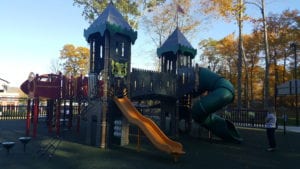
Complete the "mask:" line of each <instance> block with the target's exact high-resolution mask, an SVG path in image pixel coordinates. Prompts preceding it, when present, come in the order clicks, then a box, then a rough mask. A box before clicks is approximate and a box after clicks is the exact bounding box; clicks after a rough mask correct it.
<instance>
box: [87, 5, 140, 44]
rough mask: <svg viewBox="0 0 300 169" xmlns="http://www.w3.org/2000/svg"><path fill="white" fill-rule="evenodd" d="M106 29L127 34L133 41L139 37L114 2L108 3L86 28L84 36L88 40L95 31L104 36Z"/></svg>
mask: <svg viewBox="0 0 300 169" xmlns="http://www.w3.org/2000/svg"><path fill="white" fill-rule="evenodd" d="M105 30H108V31H110V33H112V34H114V33H120V34H123V35H126V36H128V37H129V38H130V39H131V42H132V43H134V42H135V40H136V38H137V32H136V31H134V30H133V29H132V28H131V26H130V25H129V24H128V22H127V21H126V20H125V19H124V17H123V16H122V14H121V13H120V12H119V11H118V9H117V8H116V7H115V6H114V4H113V3H112V2H110V3H109V4H108V6H107V7H106V8H105V9H104V11H103V12H102V13H101V15H99V17H98V18H97V19H96V20H95V21H94V22H93V23H92V24H91V25H90V27H89V28H87V29H85V30H84V37H85V39H86V40H88V38H89V36H90V35H91V34H94V33H100V34H101V35H102V36H103V35H104V32H105Z"/></svg>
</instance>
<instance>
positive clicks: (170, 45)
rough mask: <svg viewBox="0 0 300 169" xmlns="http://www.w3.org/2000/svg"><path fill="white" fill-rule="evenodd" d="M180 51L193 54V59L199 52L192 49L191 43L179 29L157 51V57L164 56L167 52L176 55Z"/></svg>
mask: <svg viewBox="0 0 300 169" xmlns="http://www.w3.org/2000/svg"><path fill="white" fill-rule="evenodd" d="M178 51H181V52H182V53H188V54H191V55H192V58H194V57H195V55H196V53H197V50H196V49H194V48H193V47H192V45H191V44H190V42H189V41H188V40H187V39H186V38H185V37H184V35H183V34H182V33H181V31H180V29H179V28H178V27H177V28H176V29H175V30H174V32H173V33H172V34H171V35H170V36H169V37H168V39H167V40H166V41H165V42H164V43H163V44H162V45H161V47H160V48H158V49H157V55H158V56H162V55H163V54H164V53H166V52H173V53H174V54H176V53H177V52H178Z"/></svg>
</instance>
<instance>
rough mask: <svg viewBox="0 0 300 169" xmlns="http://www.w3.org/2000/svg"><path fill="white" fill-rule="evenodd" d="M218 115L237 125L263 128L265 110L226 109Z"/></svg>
mask: <svg viewBox="0 0 300 169" xmlns="http://www.w3.org/2000/svg"><path fill="white" fill-rule="evenodd" d="M220 115H221V116H222V117H223V118H225V119H228V120H230V121H232V122H233V123H234V124H235V125H237V126H241V127H255V128H264V127H265V117H266V115H267V110H254V109H240V110H238V109H228V110H225V111H224V112H222V113H220Z"/></svg>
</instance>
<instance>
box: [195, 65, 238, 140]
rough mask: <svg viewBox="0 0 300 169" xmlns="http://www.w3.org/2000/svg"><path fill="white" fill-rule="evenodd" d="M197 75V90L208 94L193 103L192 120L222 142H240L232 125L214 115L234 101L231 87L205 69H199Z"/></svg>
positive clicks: (226, 81)
mask: <svg viewBox="0 0 300 169" xmlns="http://www.w3.org/2000/svg"><path fill="white" fill-rule="evenodd" d="M198 75H199V83H200V84H199V90H200V91H202V92H203V91H208V94H207V95H206V96H204V97H201V98H199V99H197V100H196V101H194V103H193V106H192V117H193V119H194V120H195V121H196V122H198V123H200V124H201V125H202V126H204V127H205V128H207V129H209V130H210V131H211V132H212V133H213V134H215V135H216V136H218V137H220V138H222V139H224V140H227V141H233V142H241V141H242V138H241V136H240V134H239V132H238V131H237V129H236V128H235V126H234V125H233V123H232V122H230V121H229V120H226V119H224V118H222V117H220V116H218V115H216V114H214V112H216V111H217V110H219V109H221V108H223V107H224V106H226V105H228V104H229V103H231V102H232V101H233V100H234V87H233V85H232V84H231V83H230V82H229V81H228V80H226V79H224V78H223V77H221V76H219V75H218V74H216V73H214V72H212V71H210V70H209V69H206V68H201V69H200V70H199V72H198Z"/></svg>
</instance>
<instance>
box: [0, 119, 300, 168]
mask: <svg viewBox="0 0 300 169" xmlns="http://www.w3.org/2000/svg"><path fill="white" fill-rule="evenodd" d="M24 126H25V121H24V120H6V121H0V142H3V141H15V142H16V145H15V146H14V147H13V148H12V149H11V151H10V153H9V154H8V155H7V154H6V150H5V149H4V148H3V147H2V146H1V147H0V166H5V167H4V168H6V169H11V168H18V169H35V168H43V169H52V168H56V169H66V168H72V169H97V168H101V169H102V168H105V169H135V168H136V169H140V168H143V169H148V168H149V169H150V168H151V169H153V168H156V169H165V168H168V169H173V168H174V169H177V168H178V169H179V168H186V169H196V168H223V169H226V168H228V169H229V168H230V169H232V168H234V169H239V168H241V169H244V168H251V169H252V168H259V169H262V168H272V169H276V168H278V169H279V168H280V169H282V168H286V169H294V168H297V166H300V142H299V140H300V133H296V132H289V131H288V132H287V133H286V135H283V131H282V130H277V132H276V138H277V144H278V149H277V151H275V152H266V151H265V149H266V145H267V143H266V135H265V131H264V130H263V129H251V128H239V131H240V133H241V135H242V137H243V138H244V142H243V143H241V144H233V143H226V142H223V141H221V140H219V139H217V138H215V137H214V138H213V139H212V140H211V141H210V140H209V139H208V138H207V132H206V131H205V130H203V132H202V134H201V136H200V138H191V137H189V136H187V135H183V136H181V137H180V139H179V140H178V141H179V142H181V143H182V144H183V147H184V151H185V152H186V154H185V155H183V156H181V157H180V159H179V161H178V162H177V163H174V162H173V160H172V157H171V156H169V155H168V154H164V153H162V152H161V151H159V150H157V149H156V148H154V147H153V146H152V145H151V144H148V143H146V142H141V151H140V152H138V151H137V149H136V145H135V144H130V145H129V146H127V147H114V148H112V149H105V150H104V149H99V148H95V147H90V146H86V145H82V144H78V143H76V140H74V137H72V134H71V132H72V131H65V134H64V137H63V138H62V139H59V138H54V139H53V137H51V136H49V134H47V128H46V126H45V124H44V123H43V122H40V123H39V131H38V135H37V138H35V139H32V140H31V141H30V142H29V143H28V145H27V147H26V152H23V145H22V144H21V143H20V142H19V140H18V138H19V137H21V136H24V133H25V130H24V128H25V127H24ZM73 134H74V133H73ZM53 140H56V141H57V142H53ZM71 140H73V141H75V142H73V141H71ZM51 141H52V143H53V146H54V148H49V151H44V150H45V149H41V148H46V146H47V145H49V144H50V143H51ZM49 155H50V156H51V155H52V156H51V157H49ZM1 168H2V167H1Z"/></svg>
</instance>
